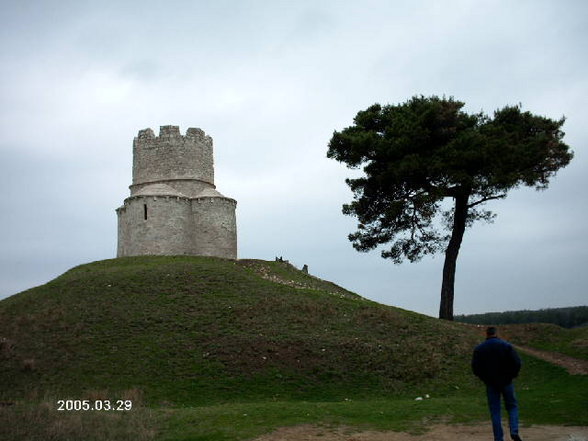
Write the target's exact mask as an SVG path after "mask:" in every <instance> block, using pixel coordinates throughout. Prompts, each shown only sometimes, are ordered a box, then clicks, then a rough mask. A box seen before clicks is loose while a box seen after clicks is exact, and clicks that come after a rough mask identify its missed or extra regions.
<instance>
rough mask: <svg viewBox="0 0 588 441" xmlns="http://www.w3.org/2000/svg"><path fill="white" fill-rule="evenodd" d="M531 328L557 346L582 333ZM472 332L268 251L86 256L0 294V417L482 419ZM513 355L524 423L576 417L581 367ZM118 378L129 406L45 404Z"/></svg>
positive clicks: (388, 422)
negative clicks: (30, 285) (242, 257)
mask: <svg viewBox="0 0 588 441" xmlns="http://www.w3.org/2000/svg"><path fill="white" fill-rule="evenodd" d="M541 332H542V334H541V335H542V336H543V337H542V338H543V339H544V340H545V339H547V340H549V338H551V339H552V340H553V341H556V342H557V344H558V345H561V344H562V342H567V344H568V345H570V347H576V346H578V344H577V343H574V342H576V340H578V338H582V336H581V335H580V337H578V336H577V335H576V334H575V333H574V332H577V331H573V332H572V333H569V334H565V333H560V332H559V331H557V332H554V333H553V335H552V336H550V335H549V332H548V331H541ZM521 335H523V336H524V335H526V334H521ZM537 335H540V334H539V333H538V332H535V333H534V337H533V338H535V340H531V341H530V342H527V344H529V345H533V344H534V343H535V342H536V336H537ZM548 337H549V338H548ZM481 338H482V336H481V335H480V334H479V332H478V330H477V329H476V328H475V327H471V326H468V325H464V324H458V323H449V322H445V321H439V320H436V319H433V318H430V317H426V316H423V315H420V314H416V313H413V312H409V311H404V310H401V309H398V308H393V307H389V306H384V305H380V304H377V303H375V302H371V301H368V300H366V299H363V298H361V297H360V296H358V295H357V294H354V293H351V292H349V291H346V290H345V289H343V288H341V287H338V286H336V285H334V284H332V283H330V282H326V281H322V280H320V279H316V278H314V277H312V276H309V275H307V274H304V273H302V272H300V271H297V270H296V269H295V268H293V267H292V266H290V265H287V264H283V263H279V262H263V261H252V260H247V261H238V262H235V261H230V260H222V259H214V258H198V257H134V258H123V259H113V260H107V261H101V262H94V263H91V264H87V265H81V266H79V267H76V268H74V269H72V270H70V271H68V272H66V273H65V274H63V275H62V276H60V277H58V278H56V279H55V280H53V281H51V282H50V283H48V284H46V285H44V286H41V287H37V288H34V289H31V290H28V291H25V292H23V293H20V294H17V295H15V296H12V297H10V298H8V299H5V300H3V301H1V302H0V361H1V363H0V385H1V388H0V420H2V421H3V424H4V425H5V427H11V426H12V425H16V426H19V427H20V426H22V421H27V420H35V419H37V420H38V421H39V422H40V423H39V424H36V425H35V427H37V426H39V427H45V426H46V427H48V428H51V427H53V428H56V427H57V428H61V429H59V430H61V432H59V430H58V431H57V432H59V433H57V432H56V434H55V436H54V437H53V438H52V439H55V440H66V439H79V438H80V437H81V436H79V433H80V430H84V429H83V428H84V427H86V428H90V429H87V430H91V431H93V432H95V433H96V434H98V435H92V436H93V437H94V438H92V437H90V436H87V437H85V438H87V439H96V440H98V439H121V440H122V439H127V438H125V437H126V436H127V433H132V432H133V431H135V432H137V433H141V434H142V435H141V436H142V437H143V438H141V439H145V440H150V439H157V440H241V439H242V440H245V439H251V438H253V437H255V436H258V435H260V434H263V433H267V432H269V431H271V430H274V429H275V428H277V427H280V426H284V425H295V424H302V423H311V424H317V425H325V426H326V427H328V426H339V425H344V426H351V427H357V428H367V429H377V430H410V431H419V430H423V429H424V427H425V426H426V425H427V424H431V423H433V422H435V421H444V422H471V421H479V420H486V419H487V410H486V404H485V398H484V391H483V387H482V385H481V384H480V383H479V382H478V380H476V379H475V378H473V376H472V375H471V373H470V365H469V363H470V357H471V351H472V349H473V347H474V346H475V345H476V344H477V343H478V342H479V341H480V340H481ZM521 338H522V337H521ZM549 341H551V340H549ZM574 345H575V346H574ZM539 346H540V345H539ZM524 361H525V366H524V369H523V373H522V375H521V378H520V381H519V383H518V386H517V389H518V392H519V396H520V400H521V414H522V420H523V422H524V423H527V424H530V423H534V424H536V423H550V424H583V425H588V417H587V415H588V412H586V409H588V401H587V397H586V395H587V394H586V392H583V391H587V390H588V384H587V378H588V377H586V376H570V375H568V374H567V373H566V372H565V371H563V369H560V368H556V367H553V366H551V365H549V364H548V363H544V362H541V361H538V360H535V359H533V358H530V357H524ZM129 391H135V392H133V393H134V394H135V396H137V397H140V399H138V401H139V402H140V403H142V404H143V407H138V408H137V410H136V412H137V413H136V414H135V417H132V415H129V416H124V415H121V416H118V417H117V416H116V415H110V414H107V413H103V414H100V413H97V412H90V413H89V414H87V415H84V414H80V413H77V414H71V413H69V414H68V413H63V412H57V411H56V410H55V409H54V404H55V401H56V399H67V398H71V399H86V398H91V399H96V397H102V399H110V400H116V399H118V398H121V397H123V396H125V394H126V395H128V393H129ZM425 394H429V395H430V396H431V398H430V399H425V400H423V401H415V400H414V398H415V397H416V396H424V395H425ZM44 396H51V397H54V398H52V399H51V400H49V401H47V400H46V399H45V400H43V399H40V398H38V397H44ZM2 402H4V403H8V404H11V405H9V406H2ZM39 403H41V404H39ZM133 412H135V411H133ZM145 415H148V417H144V416H145ZM48 430H49V429H48ZM55 430H57V429H55ZM68 433H69V434H71V433H74V434H78V435H76V436H70V435H68ZM105 433H108V435H104V434H105ZM0 434H1V433H0ZM100 434H103V435H100ZM45 435H47V434H45ZM45 435H43V434H42V433H41V434H37V433H30V434H28V435H27V436H24V438H27V439H31V440H35V439H44V438H43V437H44V436H45ZM68 436H69V438H68ZM76 437H77V438H76ZM0 438H1V437H0ZM21 438H23V437H21ZM6 439H16V438H6ZM137 439H139V438H137Z"/></svg>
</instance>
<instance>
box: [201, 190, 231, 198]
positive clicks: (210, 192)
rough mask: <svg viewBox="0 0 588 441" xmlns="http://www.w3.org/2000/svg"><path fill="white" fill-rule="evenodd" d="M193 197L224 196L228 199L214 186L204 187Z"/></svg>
mask: <svg viewBox="0 0 588 441" xmlns="http://www.w3.org/2000/svg"><path fill="white" fill-rule="evenodd" d="M195 198H225V199H229V198H227V197H226V196H225V195H223V194H221V193H220V192H218V191H216V190H215V189H214V188H205V189H204V190H202V191H201V192H200V193H198V194H197V195H196V196H195Z"/></svg>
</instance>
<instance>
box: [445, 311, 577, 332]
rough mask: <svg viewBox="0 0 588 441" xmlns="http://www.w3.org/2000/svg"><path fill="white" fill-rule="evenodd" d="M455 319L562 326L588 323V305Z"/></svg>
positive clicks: (490, 323) (456, 318) (465, 316)
mask: <svg viewBox="0 0 588 441" xmlns="http://www.w3.org/2000/svg"><path fill="white" fill-rule="evenodd" d="M455 321H458V322H463V323H472V324H476V325H510V324H517V323H553V324H556V325H559V326H562V327H564V328H575V327H577V326H587V325H588V306H574V307H570V308H548V309H540V310H538V311H528V310H524V311H505V312H487V313H485V314H471V315H456V316H455Z"/></svg>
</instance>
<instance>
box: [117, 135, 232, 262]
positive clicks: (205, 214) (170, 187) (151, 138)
mask: <svg viewBox="0 0 588 441" xmlns="http://www.w3.org/2000/svg"><path fill="white" fill-rule="evenodd" d="M130 190H131V195H130V196H129V197H128V198H127V199H125V201H124V203H123V205H122V206H121V207H119V208H117V210H116V212H117V214H118V249H117V257H123V256H137V255H181V254H187V255H197V256H216V257H224V258H229V259H236V258H237V222H236V216H235V209H236V206H237V202H236V201H235V200H234V199H231V198H228V197H225V196H223V195H222V194H220V193H219V192H218V191H217V190H216V187H215V185H214V161H213V149H212V138H211V137H210V136H207V135H206V134H205V133H204V132H203V131H202V130H201V129H197V128H189V129H188V130H187V132H186V135H185V136H182V135H181V134H180V130H179V127H178V126H161V128H160V131H159V136H155V134H154V133H153V130H151V129H144V130H141V131H139V134H138V136H137V137H136V138H135V139H134V142H133V181H132V184H131V186H130Z"/></svg>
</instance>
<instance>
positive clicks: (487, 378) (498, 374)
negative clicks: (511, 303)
mask: <svg viewBox="0 0 588 441" xmlns="http://www.w3.org/2000/svg"><path fill="white" fill-rule="evenodd" d="M520 370H521V359H520V358H519V354H517V351H516V350H515V349H514V348H513V347H512V345H511V344H510V343H508V342H506V341H504V340H501V339H499V338H498V334H497V330H496V328H495V327H493V326H491V327H489V328H488V329H487V330H486V341H485V342H483V343H481V344H479V345H478V346H476V348H475V349H474V355H473V357H472V371H473V372H474V374H475V375H476V376H477V377H478V378H480V380H482V381H483V382H484V383H485V384H486V393H487V396H488V408H489V409H490V416H491V419H492V430H493V431H494V441H504V433H503V430H502V421H501V417H500V401H501V399H500V398H501V396H502V397H504V406H505V407H506V410H507V412H508V423H509V427H510V437H511V438H512V439H513V440H514V441H521V437H520V436H519V407H518V403H517V399H516V396H515V392H514V384H513V383H512V381H513V379H514V378H516V377H517V376H518V374H519V371H520Z"/></svg>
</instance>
